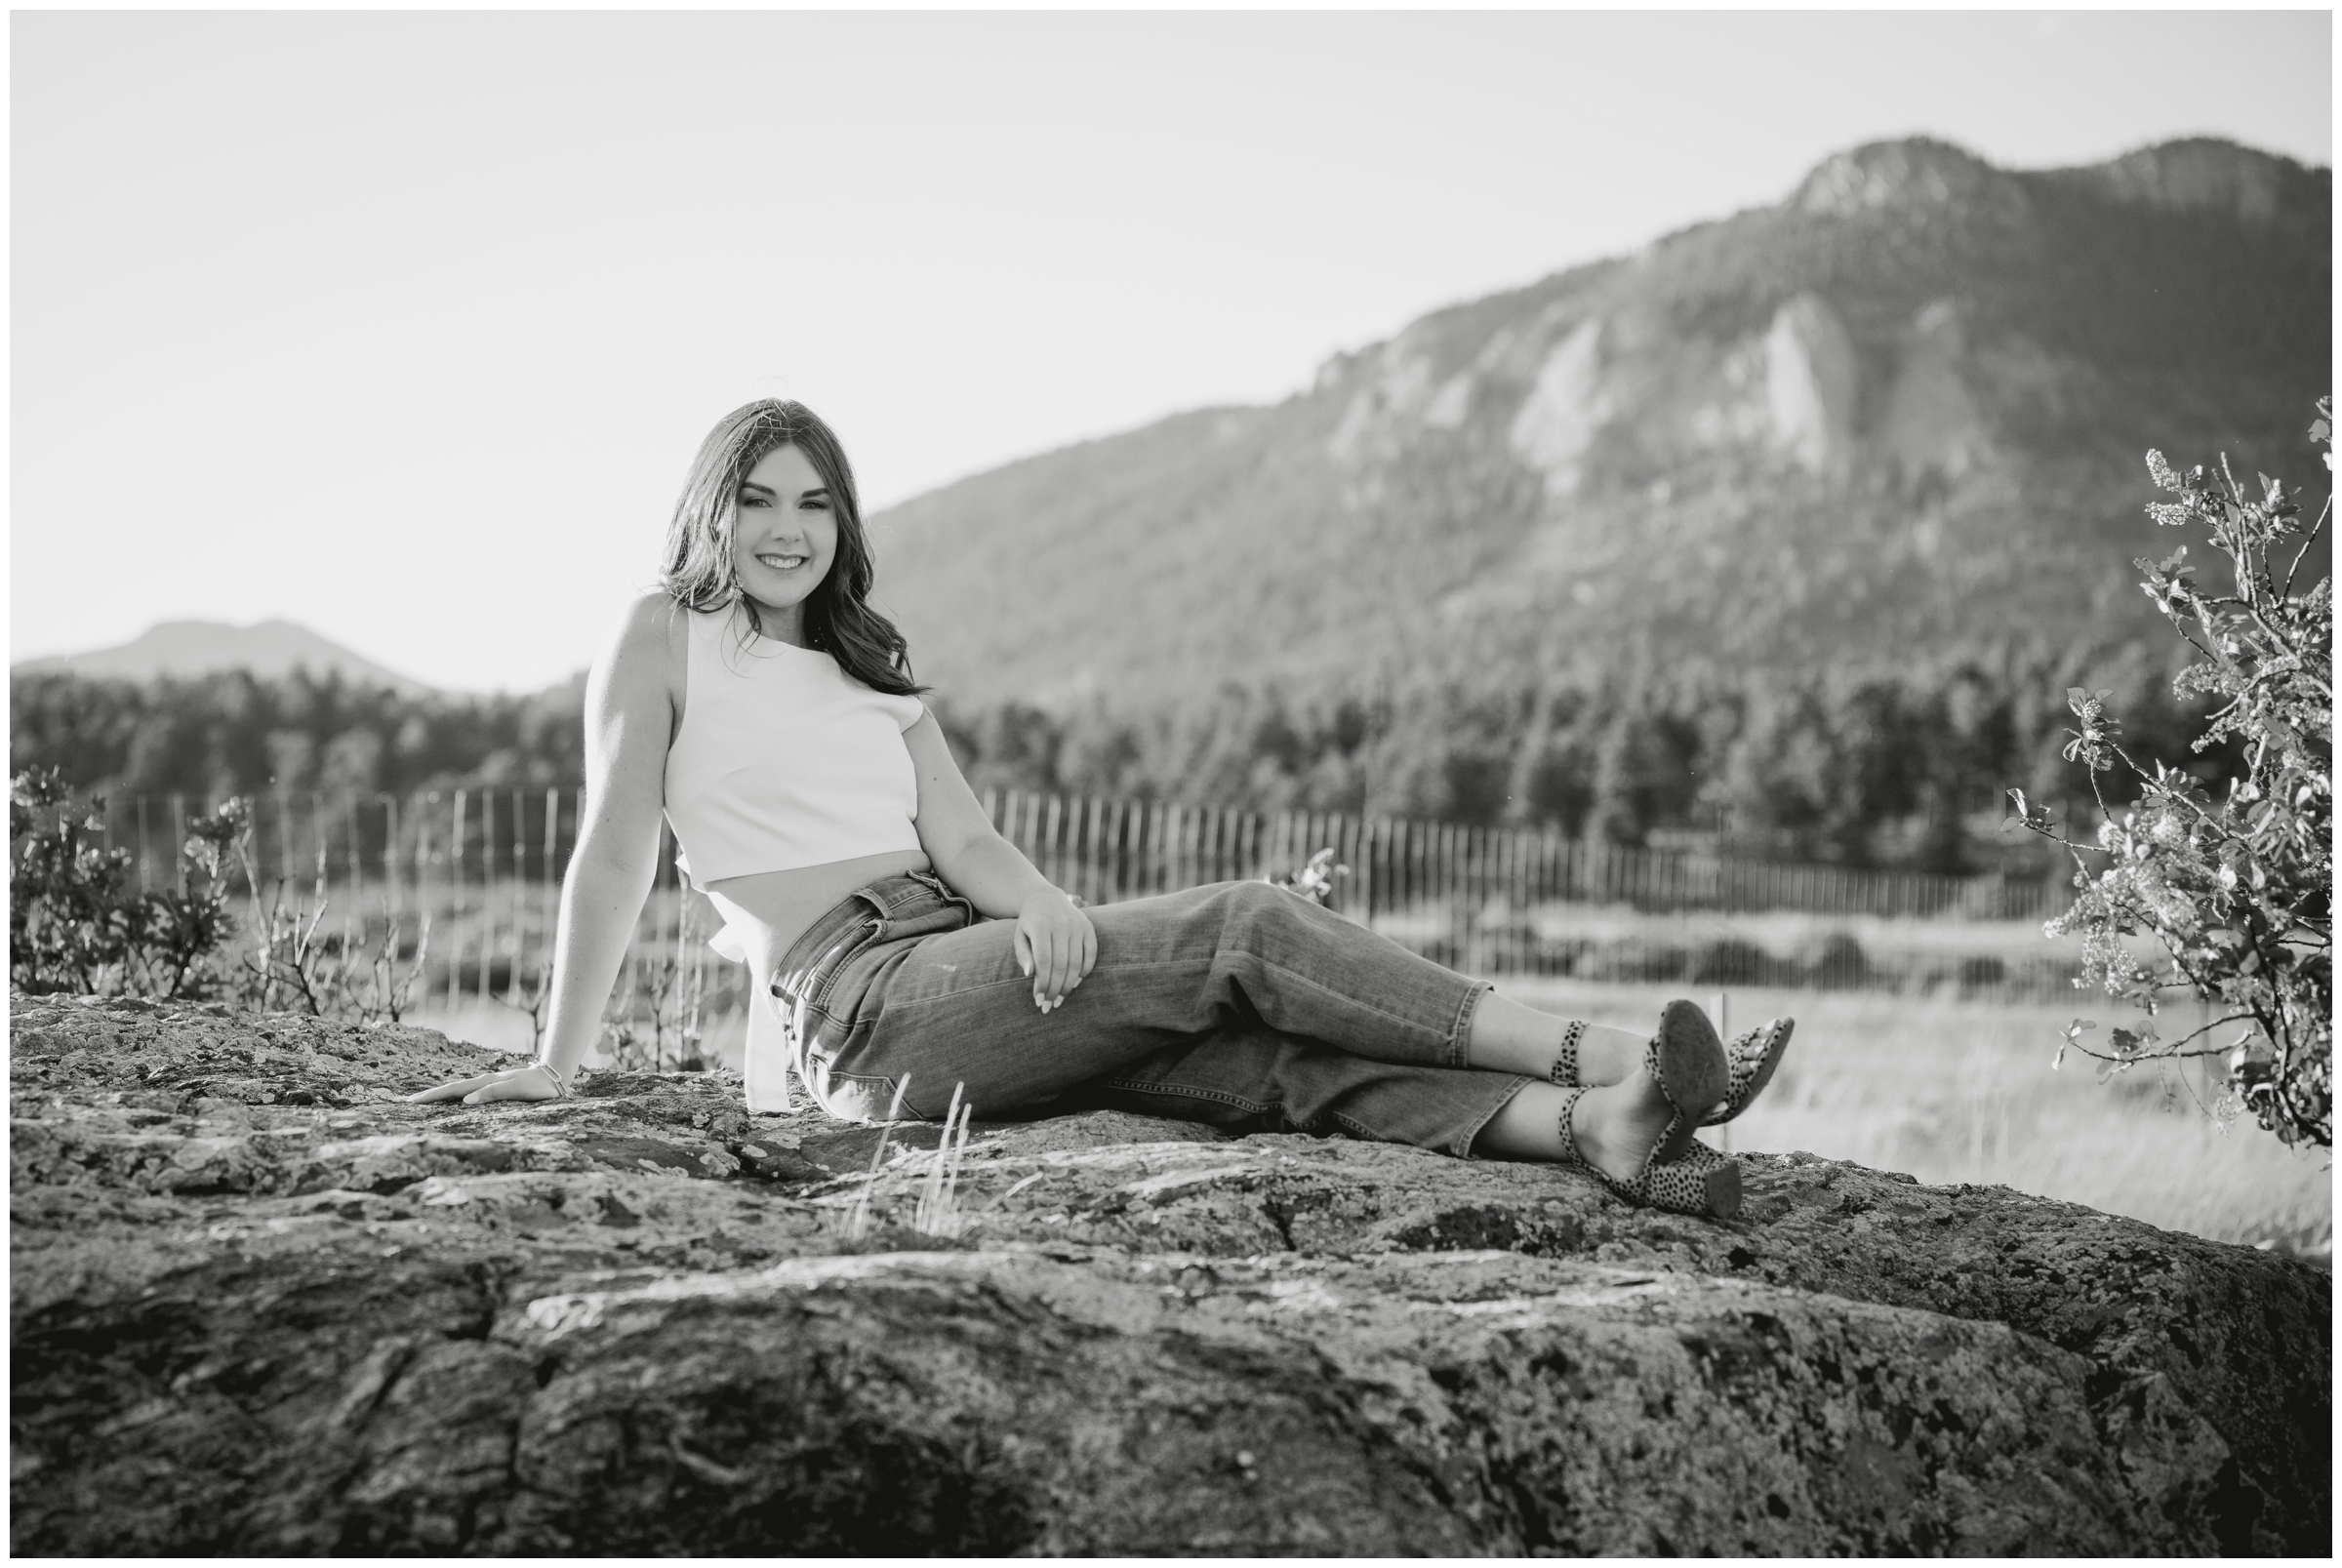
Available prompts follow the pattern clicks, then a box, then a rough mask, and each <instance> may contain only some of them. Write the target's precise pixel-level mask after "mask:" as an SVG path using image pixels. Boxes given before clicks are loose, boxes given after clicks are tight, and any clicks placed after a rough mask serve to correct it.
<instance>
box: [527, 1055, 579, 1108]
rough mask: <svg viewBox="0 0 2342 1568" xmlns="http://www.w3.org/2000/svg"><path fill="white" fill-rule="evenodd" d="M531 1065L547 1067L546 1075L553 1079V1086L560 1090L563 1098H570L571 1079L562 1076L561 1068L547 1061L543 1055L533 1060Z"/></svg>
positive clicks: (560, 1096)
mask: <svg viewBox="0 0 2342 1568" xmlns="http://www.w3.org/2000/svg"><path fill="white" fill-rule="evenodd" d="M529 1065H531V1066H535V1067H543V1068H544V1069H545V1076H546V1077H548V1078H550V1079H552V1080H553V1087H554V1088H555V1089H557V1090H559V1091H560V1095H559V1098H560V1099H563V1100H567V1099H568V1098H569V1094H570V1091H569V1080H568V1079H567V1078H564V1077H562V1076H561V1074H560V1072H559V1070H558V1069H556V1068H555V1067H554V1066H553V1065H552V1064H551V1063H550V1062H547V1061H545V1059H544V1058H543V1057H539V1058H538V1059H537V1060H536V1061H535V1062H532V1063H531V1064H529Z"/></svg>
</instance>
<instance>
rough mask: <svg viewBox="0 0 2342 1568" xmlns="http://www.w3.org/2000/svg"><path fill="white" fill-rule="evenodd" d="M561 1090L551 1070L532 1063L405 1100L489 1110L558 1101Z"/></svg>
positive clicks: (484, 1075) (442, 1087) (449, 1085)
mask: <svg viewBox="0 0 2342 1568" xmlns="http://www.w3.org/2000/svg"><path fill="white" fill-rule="evenodd" d="M560 1098H561V1086H560V1084H558V1083H557V1082H555V1081H554V1079H553V1074H552V1069H551V1068H549V1067H547V1066H546V1065H545V1064H544V1063H542V1062H532V1063H530V1064H529V1065H527V1066H525V1067H513V1068H511V1069H510V1070H508V1071H505V1072H486V1073H482V1074H481V1075H480V1076H478V1077H476V1078H459V1079H457V1080H456V1081H455V1082H454V1083H443V1084H441V1085H439V1086H438V1087H437V1088H435V1089H425V1090H424V1091H423V1093H421V1094H419V1095H409V1096H407V1104H408V1105H410V1106H428V1105H432V1104H435V1103H437V1102H439V1101H446V1100H461V1101H463V1102H464V1104H465V1105H467V1106H492V1105H495V1104H496V1103H497V1102H498V1101H500V1100H558V1099H560Z"/></svg>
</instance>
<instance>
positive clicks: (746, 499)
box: [740, 496, 772, 506]
mask: <svg viewBox="0 0 2342 1568" xmlns="http://www.w3.org/2000/svg"><path fill="white" fill-rule="evenodd" d="M740 503H741V504H742V505H743V506H770V505H771V504H772V503H771V502H769V501H767V500H765V499H764V498H763V497H762V496H743V497H741V498H740Z"/></svg>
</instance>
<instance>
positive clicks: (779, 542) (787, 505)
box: [732, 446, 837, 612]
mask: <svg viewBox="0 0 2342 1568" xmlns="http://www.w3.org/2000/svg"><path fill="white" fill-rule="evenodd" d="M835 559H837V513H836V511H835V510H834V509H833V505H832V503H831V501H830V497H829V492H828V490H827V489H826V488H825V487H824V486H823V484H822V476H821V475H820V474H819V473H817V472H815V471H814V466H813V464H812V463H811V462H807V461H806V458H805V454H804V453H802V452H799V451H798V450H797V449H796V448H795V447H793V446H790V447H775V448H774V449H773V450H772V451H770V452H768V453H766V454H765V455H764V457H763V458H762V459H761V460H760V461H759V462H757V464H756V466H755V467H753V468H750V469H749V470H748V474H747V478H746V479H743V480H742V481H741V483H740V515H739V520H738V522H736V523H735V524H734V525H733V530H732V569H733V571H734V572H736V573H738V574H739V578H740V585H741V589H742V591H744V592H746V593H747V596H748V597H749V598H751V599H754V600H755V601H756V602H757V603H758V604H759V605H761V606H764V607H766V608H768V609H771V610H776V611H784V612H786V611H789V610H792V609H794V608H795V607H796V606H797V605H800V604H802V603H804V601H805V596H806V595H807V594H809V593H811V592H812V591H813V590H814V589H815V588H817V587H819V586H820V585H821V582H822V579H823V578H825V577H827V576H828V575H829V563H830V562H832V561H834V560H835Z"/></svg>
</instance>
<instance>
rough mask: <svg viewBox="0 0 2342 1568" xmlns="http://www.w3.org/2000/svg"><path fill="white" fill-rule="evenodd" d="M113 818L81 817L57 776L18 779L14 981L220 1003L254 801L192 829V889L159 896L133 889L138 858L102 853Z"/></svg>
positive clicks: (11, 828)
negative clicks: (231, 880)
mask: <svg viewBox="0 0 2342 1568" xmlns="http://www.w3.org/2000/svg"><path fill="white" fill-rule="evenodd" d="M104 809H105V802H104V801H103V800H102V799H98V800H95V801H93V802H92V803H91V807H90V809H89V810H88V811H87V812H82V813H76V812H75V811H74V809H73V800H72V792H71V790H70V789H68V788H67V787H66V785H65V783H64V780H63V778H62V777H61V775H60V774H59V773H58V771H57V770H56V769H54V768H33V769H28V770H26V771H25V772H23V773H20V774H18V775H17V776H16V778H15V779H13V780H12V781H10V784H9V795H8V856H9V869H10V873H11V883H10V897H9V905H10V908H9V927H8V957H9V966H10V976H11V980H12V983H13V984H14V985H17V986H19V987H20V988H21V989H24V990H27V991H34V992H44V991H78V992H85V993H86V992H94V991H115V990H118V991H126V992H130V993H133V994H137V995H145V996H159V997H164V998H169V999H178V998H186V999H200V998H203V997H208V996H211V995H214V994H215V993H217V992H218V991H219V990H220V988H221V987H222V984H223V983H224V977H223V976H222V974H221V973H220V970H219V968H218V966H217V965H216V964H215V963H214V962H213V961H212V960H213V957H214V954H215V953H216V951H217V950H218V948H219V947H220V945H221V944H222V942H224V941H226V939H227V937H228V935H229V933H230V932H231V931H232V930H233V929H234V926H235V922H234V919H233V917H232V916H230V915H229V914H228V912H227V882H226V877H225V875H224V859H225V857H226V855H227V854H228V851H229V847H230V846H231V845H232V844H233V842H234V841H235V839H236V836H237V835H238V833H239V832H241V831H242V830H243V828H244V825H245V823H246V813H245V808H244V804H243V802H241V801H237V800H231V801H229V802H228V803H227V804H226V805H225V806H224V807H222V809H221V810H220V811H219V812H218V813H217V814H215V815H213V816H209V817H198V818H196V819H195V821H194V822H192V823H190V824H187V834H188V836H187V841H186V843H185V845H184V846H182V850H181V854H182V857H183V859H184V862H185V869H186V879H185V880H186V886H185V887H184V888H183V889H182V888H168V889H165V890H164V891H162V892H159V893H137V892H133V891H132V890H131V887H130V876H131V859H130V853H129V852H128V851H127V850H119V849H106V848H104V847H103V846H102V840H101V836H100V835H101V833H102V830H103V826H104V817H103V812H104Z"/></svg>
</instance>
